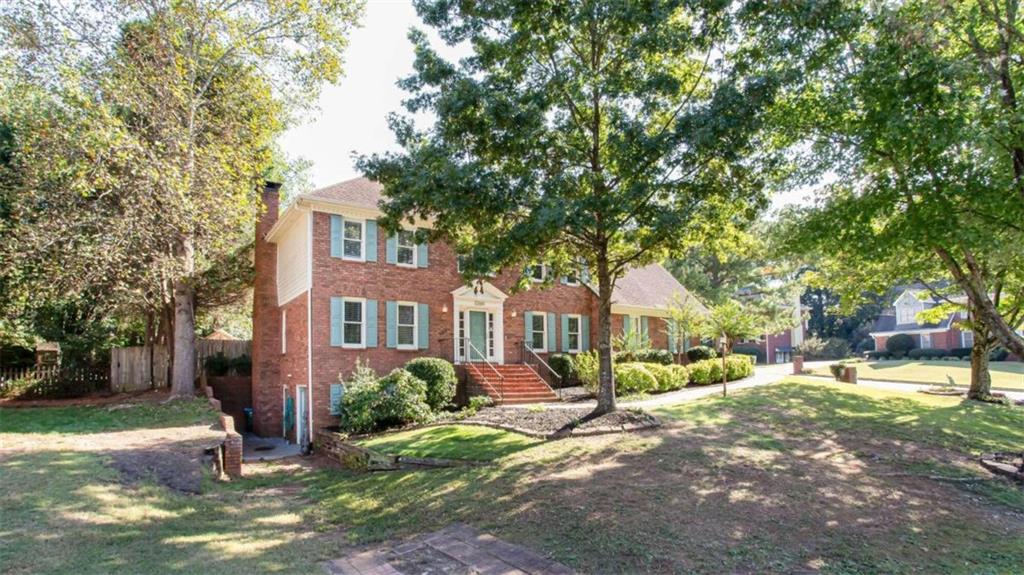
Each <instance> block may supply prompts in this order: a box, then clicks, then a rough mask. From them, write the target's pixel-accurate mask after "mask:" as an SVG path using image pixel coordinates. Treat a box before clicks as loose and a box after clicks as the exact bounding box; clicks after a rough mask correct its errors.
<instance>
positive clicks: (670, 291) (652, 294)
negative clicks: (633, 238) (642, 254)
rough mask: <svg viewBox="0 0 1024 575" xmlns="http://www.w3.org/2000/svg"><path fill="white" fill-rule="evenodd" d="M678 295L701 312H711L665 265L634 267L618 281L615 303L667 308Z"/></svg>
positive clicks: (614, 291)
mask: <svg viewBox="0 0 1024 575" xmlns="http://www.w3.org/2000/svg"><path fill="white" fill-rule="evenodd" d="M676 294H678V297H679V298H682V300H683V301H692V302H693V304H694V305H695V306H696V307H697V309H698V310H699V311H701V312H704V313H707V308H706V307H704V304H703V303H701V301H700V300H699V299H697V298H696V297H693V296H692V295H690V293H689V292H688V291H686V288H685V287H683V284H681V283H679V280H677V279H676V278H675V277H674V276H673V275H672V274H670V273H669V272H668V270H666V269H665V268H664V267H662V266H661V264H650V265H646V266H643V267H638V268H633V269H631V270H629V271H628V272H626V275H625V276H624V277H622V278H620V279H619V281H617V282H615V289H614V290H613V291H612V303H613V304H618V305H626V306H636V307H648V308H649V307H654V308H667V307H668V306H669V304H670V303H672V300H673V298H674V297H675V296H676Z"/></svg>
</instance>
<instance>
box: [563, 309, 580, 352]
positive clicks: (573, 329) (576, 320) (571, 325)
mask: <svg viewBox="0 0 1024 575" xmlns="http://www.w3.org/2000/svg"><path fill="white" fill-rule="evenodd" d="M565 325H566V330H565V333H566V339H567V340H568V344H569V349H568V351H570V352H572V353H578V352H579V351H580V316H578V315H570V316H568V317H566V320H565Z"/></svg>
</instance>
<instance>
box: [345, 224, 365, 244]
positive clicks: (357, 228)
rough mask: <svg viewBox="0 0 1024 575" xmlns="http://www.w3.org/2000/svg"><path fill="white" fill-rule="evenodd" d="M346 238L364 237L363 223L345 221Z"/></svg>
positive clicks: (356, 238) (358, 238)
mask: <svg viewBox="0 0 1024 575" xmlns="http://www.w3.org/2000/svg"><path fill="white" fill-rule="evenodd" d="M345 239H348V240H361V239H363V224H361V223H359V222H348V221H346V222H345Z"/></svg>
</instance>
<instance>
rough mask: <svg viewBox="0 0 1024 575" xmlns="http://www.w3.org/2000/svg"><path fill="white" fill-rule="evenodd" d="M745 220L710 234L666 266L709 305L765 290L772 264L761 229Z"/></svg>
mask: <svg viewBox="0 0 1024 575" xmlns="http://www.w3.org/2000/svg"><path fill="white" fill-rule="evenodd" d="M749 226H750V223H749V222H745V221H743V220H742V219H740V220H739V221H732V222H728V223H727V225H725V226H723V227H721V228H719V229H717V230H715V231H714V233H712V234H709V237H708V238H707V240H706V241H704V242H702V243H700V244H697V245H693V246H690V247H688V248H687V249H686V250H685V251H684V252H683V253H682V255H681V256H679V257H675V258H670V259H669V260H668V261H666V262H665V267H666V269H668V271H670V272H671V273H672V275H674V276H675V277H676V279H678V280H679V282H680V283H682V284H683V285H684V286H686V289H688V290H691V291H693V292H694V293H696V294H697V295H699V296H700V297H701V299H703V300H704V301H706V302H709V303H721V302H724V301H726V300H728V299H729V298H732V297H736V294H737V293H739V291H740V289H742V288H751V287H762V286H763V285H764V283H765V281H766V279H767V278H766V276H765V274H764V273H763V272H764V268H765V267H766V266H767V265H768V258H767V254H766V253H765V248H766V246H765V245H764V242H762V241H761V239H760V237H761V235H760V233H758V232H759V231H760V230H756V229H755V230H751V229H748V228H749Z"/></svg>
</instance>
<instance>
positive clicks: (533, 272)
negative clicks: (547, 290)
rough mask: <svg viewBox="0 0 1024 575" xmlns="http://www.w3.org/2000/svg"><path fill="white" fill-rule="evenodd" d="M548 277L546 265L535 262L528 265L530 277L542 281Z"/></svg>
mask: <svg viewBox="0 0 1024 575" xmlns="http://www.w3.org/2000/svg"><path fill="white" fill-rule="evenodd" d="M547 277H548V266H546V265H544V264H535V265H532V266H530V279H531V280H533V281H535V282H542V281H544V279H545V278H547Z"/></svg>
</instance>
